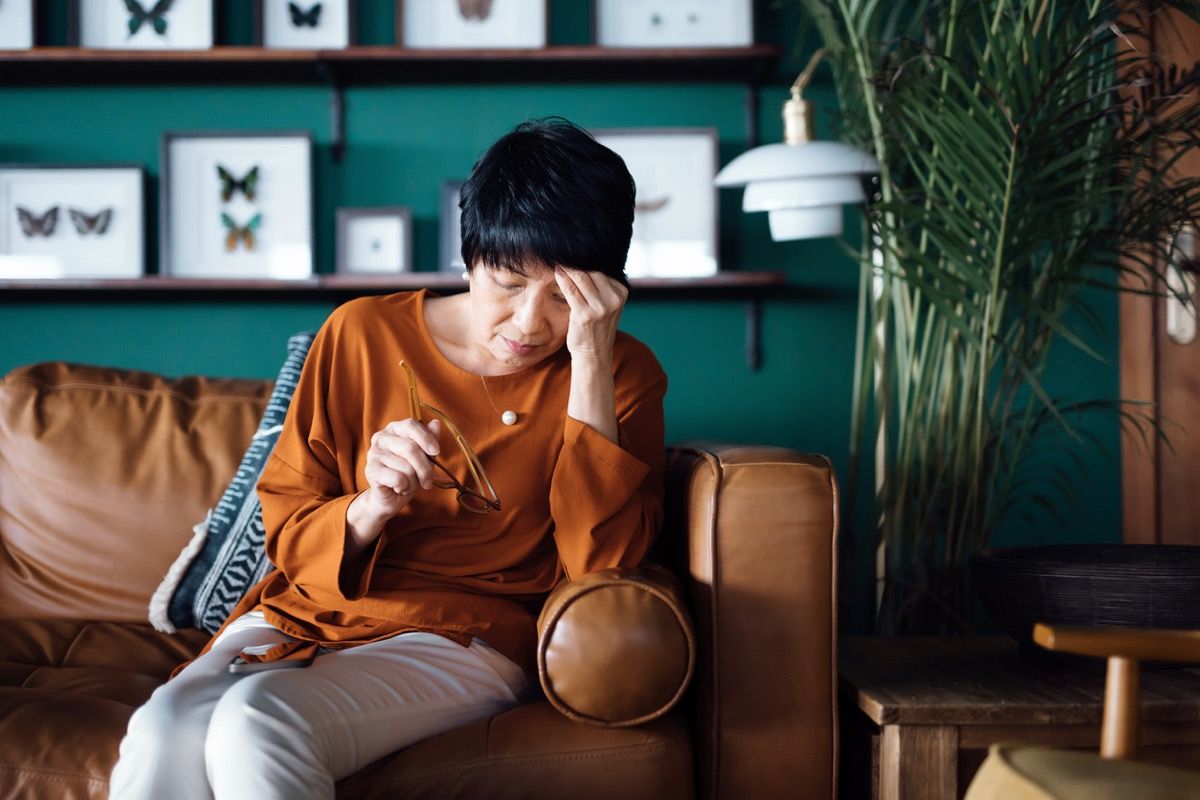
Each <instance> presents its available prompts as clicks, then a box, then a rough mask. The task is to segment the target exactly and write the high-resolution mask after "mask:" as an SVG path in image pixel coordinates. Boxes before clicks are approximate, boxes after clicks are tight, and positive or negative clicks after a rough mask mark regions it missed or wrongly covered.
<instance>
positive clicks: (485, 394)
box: [214, 291, 667, 670]
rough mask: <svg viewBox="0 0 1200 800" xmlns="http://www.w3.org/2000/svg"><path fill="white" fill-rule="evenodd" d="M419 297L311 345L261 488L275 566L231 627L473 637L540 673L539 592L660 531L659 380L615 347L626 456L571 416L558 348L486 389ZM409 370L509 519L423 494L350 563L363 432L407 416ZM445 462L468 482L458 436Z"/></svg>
mask: <svg viewBox="0 0 1200 800" xmlns="http://www.w3.org/2000/svg"><path fill="white" fill-rule="evenodd" d="M425 296H426V293H425V291H419V292H412V293H407V292H406V293H400V294H393V295H388V296H386V297H363V298H359V299H356V300H353V301H351V302H349V303H346V304H345V305H342V306H340V307H339V308H337V309H336V310H334V311H333V313H332V314H330V316H329V318H328V320H326V322H325V324H324V325H323V326H322V328H321V330H320V332H319V333H318V334H317V336H316V339H315V341H314V342H313V344H312V348H311V350H310V351H309V354H308V357H307V359H306V360H305V363H304V369H303V371H302V373H301V376H300V380H299V383H298V385H297V387H296V392H295V396H294V397H293V399H292V403H291V406H290V407H289V409H288V412H287V418H286V420H285V422H284V426H283V431H282V432H281V434H280V436H279V441H278V443H277V444H276V446H275V450H274V452H273V453H272V454H271V457H270V459H269V460H268V462H267V465H266V467H265V469H264V470H263V474H262V478H261V479H260V480H259V483H258V493H259V498H260V500H261V502H262V513H263V524H264V526H265V528H266V549H267V555H268V556H269V557H270V559H271V563H272V564H273V565H274V566H275V567H276V569H275V570H273V571H272V572H271V573H269V574H268V575H267V576H266V577H265V578H264V579H263V580H262V582H261V583H259V584H258V585H257V586H256V587H254V588H253V589H251V590H250V591H249V592H248V593H247V595H246V597H245V598H243V599H242V601H241V603H239V604H238V607H237V608H236V609H234V612H233V613H232V614H231V615H230V620H232V619H235V618H236V617H238V616H240V615H241V614H243V613H245V612H247V611H249V610H251V609H253V608H260V609H261V610H262V611H263V613H264V615H265V617H266V619H267V621H268V622H270V623H271V624H272V625H274V626H276V627H277V628H279V629H280V630H281V631H283V632H284V633H287V634H288V635H290V636H293V637H296V638H298V639H302V640H305V641H309V642H317V643H319V644H321V645H322V646H325V647H332V648H339V647H348V646H352V645H354V644H361V643H365V642H370V641H375V640H378V639H382V638H386V637H388V636H392V635H395V634H397V633H401V632H404V631H413V630H422V631H430V632H434V633H438V634H441V635H443V636H446V637H449V638H450V639H453V640H454V641H457V642H459V643H461V644H464V645H465V644H468V643H469V642H470V640H471V637H479V638H480V639H483V640H485V641H486V642H487V643H488V644H490V645H491V646H492V647H494V648H496V649H497V650H499V651H500V652H502V653H504V654H505V655H507V656H508V657H509V658H511V659H513V660H514V661H516V662H517V663H518V664H521V665H522V666H523V667H525V668H526V669H529V670H533V669H534V664H535V657H534V655H535V646H536V632H535V628H534V621H535V615H536V614H537V612H538V610H539V609H540V607H541V604H542V601H543V600H544V599H545V597H546V594H547V593H548V592H549V591H550V590H551V589H553V588H554V586H555V585H556V584H557V583H558V582H559V581H560V580H562V579H564V578H567V579H570V578H574V577H577V576H579V575H582V574H584V573H587V572H592V571H595V570H598V569H604V568H606V567H614V566H633V565H636V564H637V563H638V562H639V561H640V560H641V559H642V557H643V556H644V555H645V554H646V551H647V550H648V549H649V547H650V544H651V542H652V540H653V539H654V536H655V535H656V533H657V532H658V529H659V525H660V523H661V521H662V501H663V469H664V445H663V412H662V401H663V396H664V394H665V393H666V387H667V380H666V375H665V374H664V373H663V371H662V368H661V367H660V366H659V364H658V361H657V360H656V359H655V357H654V355H653V354H652V353H651V352H650V350H649V349H648V348H647V347H646V346H645V345H643V344H642V343H641V342H639V341H638V340H636V339H634V338H633V337H631V336H629V335H627V334H624V333H618V334H617V339H616V343H615V346H614V352H613V356H614V359H613V373H614V377H615V384H616V410H617V420H618V424H619V431H620V437H619V438H620V442H621V444H620V446H618V445H616V444H613V443H612V442H610V441H609V440H608V439H606V438H605V437H604V436H602V435H601V434H599V433H598V432H596V431H595V430H593V429H592V428H590V427H589V426H587V425H585V424H584V423H582V422H579V421H578V420H575V419H572V418H570V417H568V416H567V412H566V409H567V397H568V394H569V389H570V380H571V358H570V354H569V353H568V352H567V350H566V348H565V347H564V348H563V349H562V350H560V351H559V352H558V353H556V354H555V355H553V356H551V357H549V358H547V359H545V360H544V361H542V362H540V363H538V364H535V365H533V366H531V367H527V368H525V369H522V370H520V371H518V372H515V373H512V374H509V375H498V376H493V377H488V378H486V391H485V384H484V379H482V378H481V377H480V376H478V375H474V374H471V373H468V372H466V371H464V370H462V369H460V368H459V367H457V366H455V365H454V364H452V363H451V362H450V361H448V360H447V359H446V357H445V356H444V355H442V353H441V352H440V351H439V350H438V349H437V347H436V346H435V345H434V342H433V339H432V338H431V336H430V334H429V330H428V328H427V327H426V324H425ZM401 359H404V360H406V361H408V362H409V364H411V365H412V367H413V370H414V372H415V375H416V380H417V384H418V387H419V390H420V394H421V399H422V400H424V401H425V402H426V403H429V404H430V405H433V406H436V407H437V408H439V409H441V410H442V411H444V412H446V413H447V414H448V415H449V416H450V418H451V419H453V420H454V421H455V422H456V423H457V424H458V426H459V428H461V429H462V432H463V435H464V436H465V437H466V439H467V441H468V442H470V443H471V446H472V447H473V448H474V449H475V452H476V453H477V454H478V456H479V459H480V461H481V462H482V463H483V465H484V468H485V469H486V470H487V473H488V476H489V477H490V478H491V481H492V485H493V486H494V487H495V489H496V493H497V495H498V496H499V498H500V501H501V505H502V510H501V511H493V512H491V513H488V514H477V513H474V512H471V511H468V510H467V509H465V508H463V507H462V506H460V505H459V503H458V501H457V499H456V496H455V492H454V490H452V489H451V490H446V489H436V488H435V489H430V490H424V491H420V492H418V493H417V495H416V496H415V497H414V498H413V500H412V502H411V503H409V505H408V506H407V507H406V508H405V509H404V511H403V512H402V513H401V514H400V515H399V516H397V517H395V518H393V519H392V520H390V521H389V522H388V523H387V524H386V525H385V526H384V529H383V533H382V534H380V536H379V539H378V541H377V542H376V544H375V546H374V548H373V549H369V550H368V551H367V553H366V554H364V555H363V556H362V557H360V558H359V559H357V560H356V561H355V562H354V563H345V559H344V556H343V547H344V543H345V537H346V509H347V507H348V506H349V505H350V503H351V501H353V500H354V498H355V497H356V496H357V495H358V494H360V493H361V492H363V491H365V490H366V489H367V488H368V485H367V481H366V477H365V474H364V470H365V468H366V459H367V450H368V449H369V448H370V440H371V436H372V434H374V433H375V432H376V431H378V430H380V429H382V428H383V427H384V426H385V425H387V424H388V423H389V422H391V421H394V420H399V419H404V418H406V417H408V415H409V413H408V398H407V388H408V387H407V382H406V379H405V376H404V371H403V370H402V369H401V368H400V366H399V361H400V360H401ZM489 394H490V400H489ZM507 409H511V410H513V411H515V412H516V413H517V420H518V421H517V423H516V424H515V425H513V426H508V425H504V424H503V423H501V421H500V412H502V411H504V410H507ZM439 460H441V461H442V463H444V464H446V466H447V467H448V468H449V469H450V470H451V471H452V472H453V473H454V474H455V475H456V476H458V477H459V479H460V480H463V482H464V483H467V481H466V480H465V477H466V476H467V474H468V469H467V466H466V462H465V459H464V458H463V456H462V453H461V452H460V451H459V450H458V448H457V447H456V446H454V444H453V440H452V438H451V437H450V436H449V434H444V435H443V437H442V451H441V454H440V455H439ZM226 624H228V622H227V623H226ZM214 638H215V637H214Z"/></svg>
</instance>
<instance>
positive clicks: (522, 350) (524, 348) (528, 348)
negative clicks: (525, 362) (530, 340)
mask: <svg viewBox="0 0 1200 800" xmlns="http://www.w3.org/2000/svg"><path fill="white" fill-rule="evenodd" d="M500 338H501V339H503V340H504V344H505V346H506V347H508V349H509V350H511V351H512V352H513V353H514V354H515V355H518V356H527V355H529V354H530V353H532V352H533V351H535V350H537V345H535V344H522V343H520V342H514V341H513V340H512V339H509V338H508V337H507V336H501V337H500Z"/></svg>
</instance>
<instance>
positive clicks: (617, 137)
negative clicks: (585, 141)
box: [593, 128, 720, 278]
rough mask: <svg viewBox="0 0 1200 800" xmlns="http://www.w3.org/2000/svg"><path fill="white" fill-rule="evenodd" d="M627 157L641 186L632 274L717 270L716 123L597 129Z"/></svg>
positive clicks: (629, 264) (628, 268)
mask: <svg viewBox="0 0 1200 800" xmlns="http://www.w3.org/2000/svg"><path fill="white" fill-rule="evenodd" d="M593 135H595V137H596V140H597V141H598V142H600V144H602V145H604V146H605V147H608V148H610V149H611V150H613V151H615V152H616V153H617V155H619V156H621V158H622V159H624V161H625V166H626V167H628V169H629V172H630V174H631V175H632V176H633V180H634V183H635V184H636V185H637V198H636V201H635V202H636V209H635V212H634V218H633V239H632V241H631V242H630V244H629V257H628V258H627V259H626V262H625V274H626V275H627V276H628V277H630V278H697V277H704V276H707V275H715V274H716V273H717V272H718V271H719V268H720V265H719V264H718V261H717V189H716V186H715V185H714V184H713V179H714V178H716V175H717V131H716V128H618V129H610V130H597V131H593Z"/></svg>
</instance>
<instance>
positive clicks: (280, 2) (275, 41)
mask: <svg viewBox="0 0 1200 800" xmlns="http://www.w3.org/2000/svg"><path fill="white" fill-rule="evenodd" d="M356 9H357V4H356V3H354V2H353V0H320V2H317V0H257V2H256V3H255V4H254V40H255V42H256V43H257V44H258V45H259V46H261V47H265V48H267V49H282V50H344V49H346V48H347V47H349V46H350V45H352V44H354V38H355V37H354V31H355V27H356V21H357V20H356V17H357V14H356V13H355V12H356Z"/></svg>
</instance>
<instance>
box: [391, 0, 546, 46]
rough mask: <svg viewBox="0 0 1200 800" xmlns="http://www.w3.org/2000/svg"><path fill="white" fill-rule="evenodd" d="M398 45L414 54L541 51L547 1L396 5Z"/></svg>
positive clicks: (404, 1) (431, 0)
mask: <svg viewBox="0 0 1200 800" xmlns="http://www.w3.org/2000/svg"><path fill="white" fill-rule="evenodd" d="M397 4H398V8H397V9H396V26H397V29H396V41H397V42H398V43H400V44H402V45H403V46H404V47H411V48H414V49H439V48H443V49H451V48H463V49H473V48H488V49H503V48H514V49H540V48H543V47H545V46H546V41H547V35H548V30H549V28H548V24H549V12H548V11H547V6H548V3H547V0H397Z"/></svg>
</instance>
